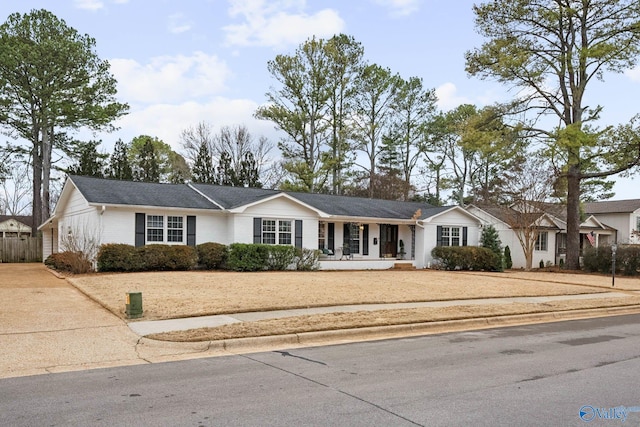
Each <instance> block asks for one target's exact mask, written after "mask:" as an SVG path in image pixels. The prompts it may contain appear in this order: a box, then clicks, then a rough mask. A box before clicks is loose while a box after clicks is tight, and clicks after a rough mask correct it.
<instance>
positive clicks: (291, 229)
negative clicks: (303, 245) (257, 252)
mask: <svg viewBox="0 0 640 427" xmlns="http://www.w3.org/2000/svg"><path fill="white" fill-rule="evenodd" d="M265 221H273V222H274V223H275V227H274V230H273V231H267V232H266V233H269V234H275V242H274V243H265V241H264V240H265V239H264V236H265ZM285 222H288V223H289V231H288V232H286V231H285V232H282V231H280V226H281V224H282V223H285ZM294 227H295V221H294V220H293V219H288V218H262V226H261V236H260V242H262V244H263V245H287V246H293V245H294V243H295V238H294V232H295V230H294ZM280 234H288V235H289V242H288V243H280Z"/></svg>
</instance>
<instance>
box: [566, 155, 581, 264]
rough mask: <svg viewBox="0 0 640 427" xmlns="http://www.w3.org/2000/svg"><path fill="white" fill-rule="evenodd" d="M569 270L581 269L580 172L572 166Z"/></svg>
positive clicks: (567, 260)
mask: <svg viewBox="0 0 640 427" xmlns="http://www.w3.org/2000/svg"><path fill="white" fill-rule="evenodd" d="M565 268H566V269H567V270H579V269H580V171H579V170H578V167H577V166H574V165H572V166H570V167H569V171H568V173H567V259H566V263H565Z"/></svg>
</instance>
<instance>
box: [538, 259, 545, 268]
mask: <svg viewBox="0 0 640 427" xmlns="http://www.w3.org/2000/svg"><path fill="white" fill-rule="evenodd" d="M538 267H540V268H544V261H543V260H540V262H539V263H538Z"/></svg>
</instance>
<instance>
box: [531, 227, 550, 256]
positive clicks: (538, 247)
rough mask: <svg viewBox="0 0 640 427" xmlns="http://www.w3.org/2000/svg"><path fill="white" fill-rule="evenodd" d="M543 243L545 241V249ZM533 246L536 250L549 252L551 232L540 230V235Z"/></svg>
mask: <svg viewBox="0 0 640 427" xmlns="http://www.w3.org/2000/svg"><path fill="white" fill-rule="evenodd" d="M542 235H544V242H543V239H542ZM542 243H544V249H543V248H542V246H543V245H542ZM533 248H534V250H535V251H536V252H547V251H548V250H549V232H548V231H540V232H538V237H537V238H536V241H535V243H534V245H533Z"/></svg>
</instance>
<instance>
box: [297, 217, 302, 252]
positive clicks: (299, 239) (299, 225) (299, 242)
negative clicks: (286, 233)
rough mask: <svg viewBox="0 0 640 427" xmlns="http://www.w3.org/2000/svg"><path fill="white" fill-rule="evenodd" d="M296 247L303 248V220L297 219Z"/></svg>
mask: <svg viewBox="0 0 640 427" xmlns="http://www.w3.org/2000/svg"><path fill="white" fill-rule="evenodd" d="M296 248H300V249H302V220H301V219H296Z"/></svg>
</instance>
